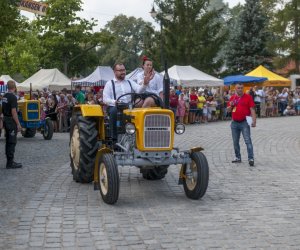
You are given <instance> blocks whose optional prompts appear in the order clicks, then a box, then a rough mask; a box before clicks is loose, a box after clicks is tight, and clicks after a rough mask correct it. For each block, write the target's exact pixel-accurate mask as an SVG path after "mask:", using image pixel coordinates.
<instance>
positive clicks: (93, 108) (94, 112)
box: [73, 104, 104, 117]
mask: <svg viewBox="0 0 300 250" xmlns="http://www.w3.org/2000/svg"><path fill="white" fill-rule="evenodd" d="M76 111H80V113H81V114H82V116H83V117H104V114H103V110H102V107H101V106H100V105H96V104H95V105H92V104H82V105H76V106H75V107H74V110H73V112H76Z"/></svg>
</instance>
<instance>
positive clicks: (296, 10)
mask: <svg viewBox="0 0 300 250" xmlns="http://www.w3.org/2000/svg"><path fill="white" fill-rule="evenodd" d="M278 2H280V1H278ZM299 26H300V2H299V0H290V1H287V2H284V3H283V4H281V5H279V7H278V8H276V9H274V10H273V15H272V19H271V25H270V29H271V31H272V33H273V39H272V41H271V42H270V43H269V46H270V48H271V49H272V50H273V51H274V52H275V53H276V57H275V59H274V64H275V66H276V67H278V68H280V67H283V66H285V64H287V63H288V62H289V61H290V60H294V61H295V62H296V68H295V70H294V72H296V73H299V63H300V62H299V61H300V48H299V44H300V43H299V42H300V41H299V39H300V37H299V33H300V27H299ZM291 73H292V72H291Z"/></svg>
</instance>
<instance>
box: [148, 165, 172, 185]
mask: <svg viewBox="0 0 300 250" xmlns="http://www.w3.org/2000/svg"><path fill="white" fill-rule="evenodd" d="M142 173H143V178H144V179H146V180H151V181H154V180H161V179H163V178H165V176H166V174H167V173H168V166H157V167H155V168H153V169H145V170H143V171H142Z"/></svg>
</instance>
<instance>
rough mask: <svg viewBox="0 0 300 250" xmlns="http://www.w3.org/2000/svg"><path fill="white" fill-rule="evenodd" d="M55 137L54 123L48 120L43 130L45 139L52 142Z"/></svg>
mask: <svg viewBox="0 0 300 250" xmlns="http://www.w3.org/2000/svg"><path fill="white" fill-rule="evenodd" d="M52 136H53V123H52V121H51V120H50V119H46V121H45V126H44V130H43V137H44V139H45V140H51V139H52Z"/></svg>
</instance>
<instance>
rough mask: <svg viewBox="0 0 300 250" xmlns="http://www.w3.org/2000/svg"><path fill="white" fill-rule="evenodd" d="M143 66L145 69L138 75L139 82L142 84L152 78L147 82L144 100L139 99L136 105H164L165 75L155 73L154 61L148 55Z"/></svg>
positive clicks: (144, 106)
mask: <svg viewBox="0 0 300 250" xmlns="http://www.w3.org/2000/svg"><path fill="white" fill-rule="evenodd" d="M142 68H143V71H142V72H140V73H139V74H138V75H137V83H138V84H140V85H142V84H143V83H145V81H148V79H150V81H149V82H147V88H146V90H145V93H144V94H143V100H138V101H137V102H136V103H137V104H136V106H137V107H142V108H147V107H157V106H158V107H159V106H162V100H163V97H164V95H163V77H162V76H161V75H160V74H158V73H155V70H154V68H153V61H152V60H151V59H150V58H148V57H146V56H144V57H143V65H142ZM153 94H155V95H153Z"/></svg>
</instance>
